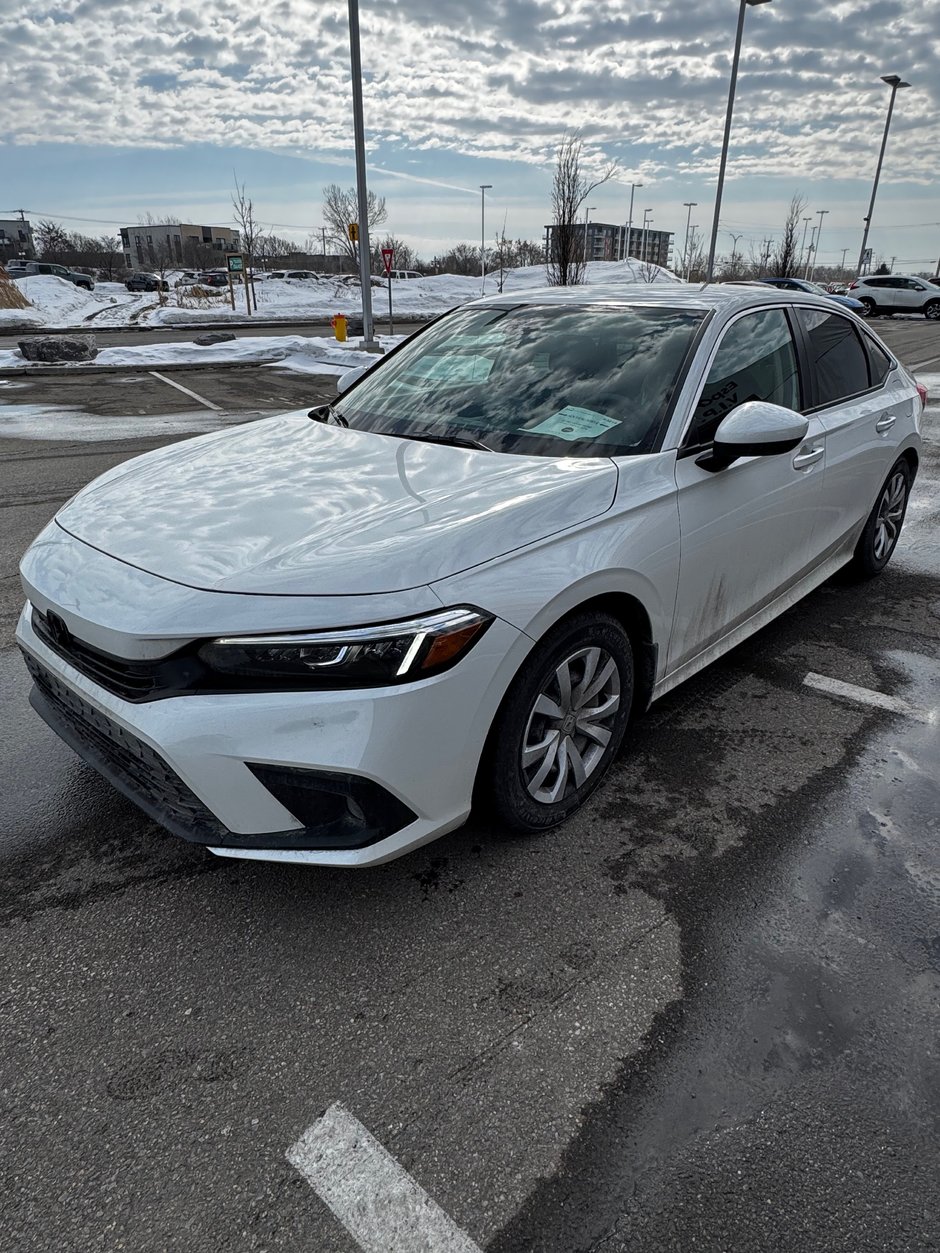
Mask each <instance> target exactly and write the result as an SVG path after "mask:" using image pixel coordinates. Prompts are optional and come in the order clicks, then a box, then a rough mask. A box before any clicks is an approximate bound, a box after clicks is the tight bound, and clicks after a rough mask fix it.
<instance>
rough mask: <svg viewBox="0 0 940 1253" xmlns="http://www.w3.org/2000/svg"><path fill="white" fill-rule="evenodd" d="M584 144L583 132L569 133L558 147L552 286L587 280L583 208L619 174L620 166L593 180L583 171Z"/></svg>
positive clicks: (550, 263) (550, 250) (550, 254)
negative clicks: (580, 213)
mask: <svg viewBox="0 0 940 1253" xmlns="http://www.w3.org/2000/svg"><path fill="white" fill-rule="evenodd" d="M583 147H584V141H583V139H582V137H581V132H580V131H574V132H572V133H571V134H565V136H564V138H563V139H562V141H561V143H560V144H559V145H558V154H557V156H556V158H555V173H554V175H553V177H552V227H551V230H550V232H549V242H548V257H547V259H546V268H547V270H548V281H549V283H550V285H551V286H552V287H570V286H572V285H573V284H575V283H580V282H581V281H582V280H583V278H584V264H585V256H584V231H583V228H582V227H581V226H580V225H579V224H578V213H579V211H580V209H581V206H582V205H583V204H584V202H585V200H587V198H588V196H590V194H591V192H592V191H594V189H595V188H596V187H600V186H601V185H602V184H603V183H606V182H609V180H610V179H612V178H613V176H614V175H615V174H616V173H617V166H616V163H614V162H611V164H610V165H608V166H607V167H606V169H605V170H604V171H603V173H601V174H600V175H599V176H598V177H597V178H595V179H593V180H592V179H591V178H590V177H589V176H588V175H587V174H585V173H584V171H583V170H582V168H581V161H582V149H583Z"/></svg>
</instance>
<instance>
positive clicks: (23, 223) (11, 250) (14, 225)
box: [0, 218, 36, 261]
mask: <svg viewBox="0 0 940 1253" xmlns="http://www.w3.org/2000/svg"><path fill="white" fill-rule="evenodd" d="M35 255H36V249H35V248H34V246H33V228H32V226H31V225H30V223H29V220H28V219H27V218H0V261H12V260H13V258H14V257H24V258H26V259H27V260H29V259H30V258H32V257H35Z"/></svg>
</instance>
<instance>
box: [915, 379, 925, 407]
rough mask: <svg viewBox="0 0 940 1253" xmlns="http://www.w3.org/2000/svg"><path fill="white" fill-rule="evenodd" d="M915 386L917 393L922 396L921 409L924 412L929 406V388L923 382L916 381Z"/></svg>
mask: <svg viewBox="0 0 940 1253" xmlns="http://www.w3.org/2000/svg"><path fill="white" fill-rule="evenodd" d="M915 386H916V388H917V394H918V396H919V397H920V411H921V413H923V412H924V410H925V409H926V408H927V388H926V387H925V386H924V385H923V383H916V384H915Z"/></svg>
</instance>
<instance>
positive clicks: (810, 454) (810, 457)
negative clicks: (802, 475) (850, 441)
mask: <svg viewBox="0 0 940 1253" xmlns="http://www.w3.org/2000/svg"><path fill="white" fill-rule="evenodd" d="M825 452H826V450H825V448H804V449H803V450H802V452H798V453H797V454H796V456H795V457H794V458H793V469H794V470H804V469H805V468H806V467H807V466H811V465H815V463H816V462H817V461H821V460H822V458H823V456H824V455H825Z"/></svg>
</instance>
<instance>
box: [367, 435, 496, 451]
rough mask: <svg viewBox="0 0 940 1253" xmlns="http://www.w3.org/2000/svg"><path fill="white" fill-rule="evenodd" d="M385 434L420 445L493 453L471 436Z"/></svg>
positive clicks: (489, 448)
mask: <svg viewBox="0 0 940 1253" xmlns="http://www.w3.org/2000/svg"><path fill="white" fill-rule="evenodd" d="M387 434H389V435H394V436H395V438H396V439H415V440H418V441H419V442H420V443H422V444H451V445H453V447H454V448H479V449H481V450H482V451H483V452H493V449H492V448H491V447H490V446H489V444H484V443H483V441H482V440H479V439H474V438H473V436H472V435H424V434H421V435H413V434H411V432H410V431H409V432H408V433H407V434H405V433H403V432H401V431H389V432H387Z"/></svg>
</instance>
